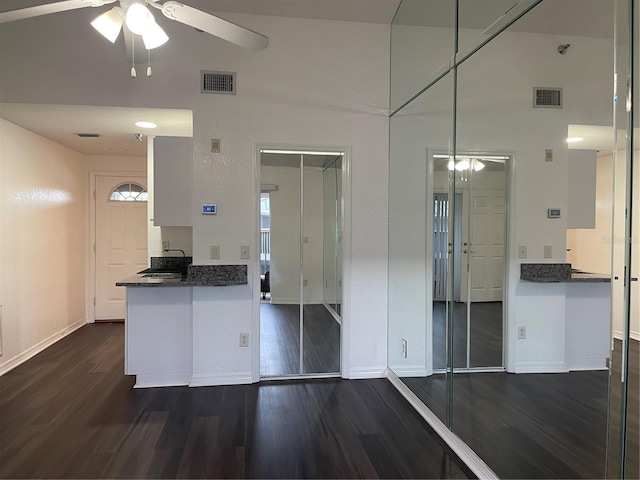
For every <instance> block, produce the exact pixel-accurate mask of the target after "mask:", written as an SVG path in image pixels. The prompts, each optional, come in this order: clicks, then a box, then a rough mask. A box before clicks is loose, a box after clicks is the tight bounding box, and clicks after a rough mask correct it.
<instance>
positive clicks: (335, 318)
mask: <svg viewBox="0 0 640 480" xmlns="http://www.w3.org/2000/svg"><path fill="white" fill-rule="evenodd" d="M322 305H324V308H326V309H327V311H328V312H329V313H330V314H331V316H332V317H333V319H334V320H335V321H336V322H338V325H342V319H341V318H340V315H338V314H337V313H336V311H335V310H334V309H333V307H332V306H331V304H330V303H327V302H326V301H324V300H323V301H322Z"/></svg>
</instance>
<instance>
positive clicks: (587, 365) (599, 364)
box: [567, 358, 608, 372]
mask: <svg viewBox="0 0 640 480" xmlns="http://www.w3.org/2000/svg"><path fill="white" fill-rule="evenodd" d="M567 368H568V369H569V371H570V372H580V371H586V370H608V367H607V360H606V359H604V358H568V359H567Z"/></svg>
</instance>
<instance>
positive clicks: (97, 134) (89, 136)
mask: <svg viewBox="0 0 640 480" xmlns="http://www.w3.org/2000/svg"><path fill="white" fill-rule="evenodd" d="M76 135H77V136H79V137H80V138H100V134H99V133H76Z"/></svg>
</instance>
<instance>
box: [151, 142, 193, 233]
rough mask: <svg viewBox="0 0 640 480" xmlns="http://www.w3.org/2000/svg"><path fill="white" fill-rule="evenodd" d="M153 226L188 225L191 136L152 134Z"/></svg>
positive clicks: (190, 223)
mask: <svg viewBox="0 0 640 480" xmlns="http://www.w3.org/2000/svg"><path fill="white" fill-rule="evenodd" d="M153 155H154V159H153V163H154V168H153V170H154V175H153V178H154V187H153V190H154V194H153V195H154V208H153V219H154V222H153V223H154V225H156V226H164V227H190V226H191V225H192V221H191V209H192V208H191V203H192V202H191V200H192V197H193V139H192V138H190V137H155V138H154V144H153Z"/></svg>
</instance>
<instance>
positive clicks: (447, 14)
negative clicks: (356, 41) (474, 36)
mask: <svg viewBox="0 0 640 480" xmlns="http://www.w3.org/2000/svg"><path fill="white" fill-rule="evenodd" d="M455 21H456V19H455V2H443V1H442V0H403V1H402V2H401V3H400V6H399V7H398V11H397V12H396V15H395V17H394V19H393V23H392V24H391V111H394V110H396V109H397V108H399V107H400V106H401V105H402V104H404V103H405V102H407V101H408V100H409V99H411V98H412V97H413V96H415V95H417V94H418V93H419V92H420V91H421V90H422V89H424V87H425V82H426V80H427V79H429V78H432V77H433V75H434V73H435V72H436V71H438V70H439V69H441V67H443V65H446V64H447V62H448V61H449V59H450V58H451V57H452V56H453V54H454V52H455V30H454V26H455ZM425 48H428V55H425Z"/></svg>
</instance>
